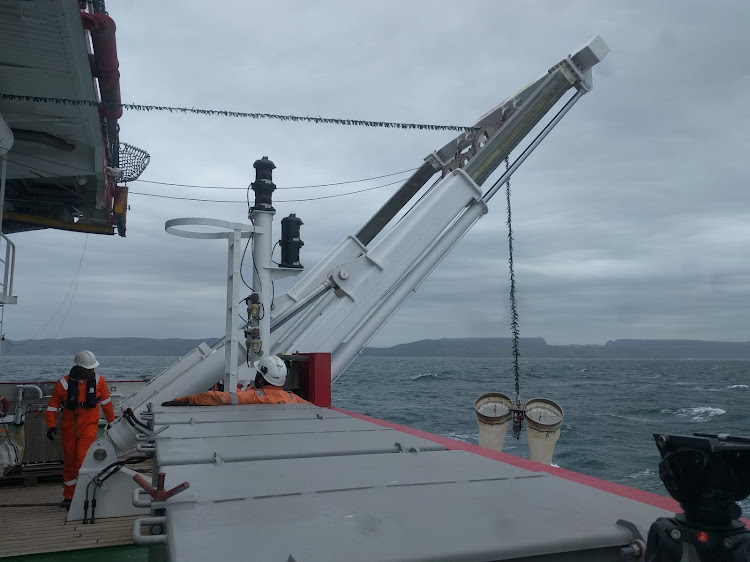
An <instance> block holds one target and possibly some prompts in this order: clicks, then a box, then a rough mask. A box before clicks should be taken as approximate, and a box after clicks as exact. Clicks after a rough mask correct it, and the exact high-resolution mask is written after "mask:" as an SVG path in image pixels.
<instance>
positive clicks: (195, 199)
mask: <svg viewBox="0 0 750 562" xmlns="http://www.w3.org/2000/svg"><path fill="white" fill-rule="evenodd" d="M399 183H403V182H401V180H398V181H392V182H389V183H384V184H382V185H376V186H374V187H368V188H365V189H358V190H356V191H347V192H346V193H337V194H335V195H321V196H320V197H307V198H304V199H277V200H276V201H274V203H300V202H304V201H319V200H321V199H333V198H335V197H345V196H347V195H356V194H357V193H364V192H365V191H372V190H374V189H382V188H383V187H388V186H391V185H396V184H399ZM128 195H144V196H146V197H158V198H160V199H178V200H181V201H201V202H204V203H241V201H238V200H236V199H201V198H198V197H176V196H173V195H157V194H155V193H143V192H140V191H130V190H128Z"/></svg>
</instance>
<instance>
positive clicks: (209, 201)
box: [8, 158, 402, 203]
mask: <svg viewBox="0 0 750 562" xmlns="http://www.w3.org/2000/svg"><path fill="white" fill-rule="evenodd" d="M8 162H11V163H12V164H16V165H18V166H23V167H26V168H29V169H30V170H36V171H39V172H42V173H45V174H52V175H54V172H50V171H49V170H43V169H42V168H36V167H34V166H29V165H28V164H22V163H20V162H16V161H15V160H11V159H9V158H8ZM41 177H42V178H44V177H45V176H41ZM51 177H52V176H51ZM398 183H402V182H401V180H398V181H393V182H389V183H384V184H382V185H376V186H374V187H368V188H365V189H358V190H355V191H348V192H346V193H337V194H334V195H321V196H319V197H307V198H303V199H279V200H277V201H275V202H276V203H300V202H304V201H319V200H321V199H333V198H335V197H345V196H347V195H356V194H357V193H364V192H365V191H372V190H374V189H381V188H383V187H389V186H391V185H396V184H398ZM248 189H249V188H248ZM128 195H143V196H144V197H157V198H159V199H174V200H180V201H200V202H203V203H239V201H237V200H236V199H202V198H199V197H176V196H173V195H158V194H156V193H143V192H140V191H130V190H128Z"/></svg>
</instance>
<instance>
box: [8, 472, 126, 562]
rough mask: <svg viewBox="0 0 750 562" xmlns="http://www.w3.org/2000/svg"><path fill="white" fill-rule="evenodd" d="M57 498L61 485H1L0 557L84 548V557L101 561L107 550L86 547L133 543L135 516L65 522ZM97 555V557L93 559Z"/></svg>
mask: <svg viewBox="0 0 750 562" xmlns="http://www.w3.org/2000/svg"><path fill="white" fill-rule="evenodd" d="M61 499H62V490H61V484H41V485H36V486H3V487H1V488H0V529H2V537H3V538H2V541H1V542H0V544H1V545H2V548H0V558H11V559H18V558H19V557H25V556H28V555H34V554H43V553H50V552H55V553H58V552H64V551H80V550H81V549H87V550H88V552H87V554H88V555H90V556H91V557H89V558H88V559H99V560H104V559H106V558H107V557H105V556H104V553H105V552H107V551H101V550H90V549H101V548H108V547H115V546H123V545H132V544H133V521H134V520H135V519H136V518H135V517H116V518H112V519H102V520H99V521H97V522H96V524H95V525H84V524H83V523H82V522H81V521H72V522H68V521H66V517H67V512H66V511H65V510H64V509H62V508H61V507H59V506H58V505H57V504H59V503H60V501H61ZM18 506H24V507H18ZM95 553H96V554H95ZM75 554H76V556H77V557H78V558H77V559H79V560H85V559H87V556H80V554H81V553H80V552H76V553H75ZM97 555H101V556H100V557H98V558H97ZM22 559H23V560H26V558H22ZM32 559H33V557H29V560H32Z"/></svg>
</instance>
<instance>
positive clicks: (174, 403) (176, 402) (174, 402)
mask: <svg viewBox="0 0 750 562" xmlns="http://www.w3.org/2000/svg"><path fill="white" fill-rule="evenodd" d="M161 405H162V406H187V405H188V403H187V402H183V401H182V400H170V401H169V402H162V403H161Z"/></svg>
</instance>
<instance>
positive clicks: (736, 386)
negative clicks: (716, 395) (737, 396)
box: [727, 384, 748, 389]
mask: <svg viewBox="0 0 750 562" xmlns="http://www.w3.org/2000/svg"><path fill="white" fill-rule="evenodd" d="M730 388H748V386H747V385H746V384H733V385H732V386H728V387H727V389H730Z"/></svg>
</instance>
